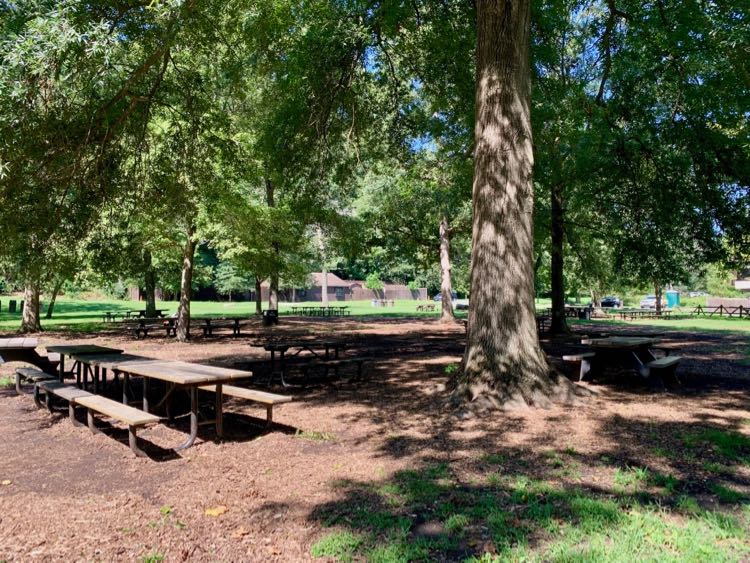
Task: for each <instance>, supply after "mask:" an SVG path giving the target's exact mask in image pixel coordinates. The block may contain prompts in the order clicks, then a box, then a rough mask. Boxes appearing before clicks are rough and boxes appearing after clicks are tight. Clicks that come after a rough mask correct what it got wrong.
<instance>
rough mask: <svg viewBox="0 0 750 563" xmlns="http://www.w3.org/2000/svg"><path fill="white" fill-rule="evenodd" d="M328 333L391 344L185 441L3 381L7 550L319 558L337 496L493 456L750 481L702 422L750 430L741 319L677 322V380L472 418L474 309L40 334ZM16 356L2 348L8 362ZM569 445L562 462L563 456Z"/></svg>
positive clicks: (247, 350) (541, 465)
mask: <svg viewBox="0 0 750 563" xmlns="http://www.w3.org/2000/svg"><path fill="white" fill-rule="evenodd" d="M577 330H578V331H579V332H583V331H584V328H582V327H578V328H577ZM623 330H624V329H623ZM608 331H609V332H613V330H612V329H609V327H608ZM315 337H325V338H330V339H342V340H346V341H347V342H348V344H349V346H348V350H347V352H346V354H347V355H362V356H368V357H374V358H376V360H375V361H374V362H373V363H372V364H371V366H370V367H369V368H368V369H366V371H365V378H364V381H361V382H352V383H347V382H346V381H345V380H341V381H338V382H336V383H335V384H333V385H327V384H322V383H321V384H314V385H307V386H303V387H299V388H297V387H295V388H292V389H286V390H284V391H283V392H288V393H290V394H292V395H293V396H294V398H295V400H294V402H293V403H290V404H288V405H284V406H282V407H281V408H279V409H278V411H277V414H276V416H275V418H276V420H277V421H278V423H279V425H278V426H277V427H275V428H273V429H272V430H270V431H265V430H264V429H263V428H262V425H261V424H260V418H256V417H262V416H263V413H261V409H259V408H255V407H252V406H248V405H243V404H242V403H241V402H237V403H234V404H232V405H230V406H229V407H228V408H227V410H228V411H231V414H229V415H228V416H227V420H226V422H225V427H226V428H227V431H228V433H229V436H228V438H227V439H226V440H224V441H222V442H217V441H214V437H213V435H212V433H211V431H210V428H208V427H207V428H204V429H203V430H202V433H201V434H200V438H199V440H198V441H197V442H196V445H195V446H194V447H192V448H190V449H188V450H186V451H184V452H181V453H180V454H179V455H161V454H159V452H162V451H164V450H166V449H167V448H169V447H170V446H173V445H176V444H177V443H179V442H180V441H181V438H183V436H184V434H183V432H184V428H182V427H180V426H178V427H175V428H170V427H166V426H164V425H160V426H158V427H156V428H153V429H148V430H146V431H144V432H142V433H141V435H142V437H143V438H144V439H145V440H146V441H147V442H150V443H151V444H153V446H152V447H151V449H150V450H149V451H150V452H156V454H155V455H153V457H152V458H151V459H136V458H134V457H133V456H132V454H131V452H130V450H129V449H128V448H127V446H126V436H125V435H124V434H123V433H122V431H118V430H117V429H113V430H111V431H107V433H106V434H100V435H92V434H91V433H89V432H88V430H87V429H85V428H74V427H73V426H72V425H71V424H70V423H69V421H68V420H67V419H66V418H65V417H64V413H62V412H61V413H57V414H54V415H50V414H49V413H47V412H46V411H41V410H37V409H36V408H35V407H34V405H33V402H32V400H31V398H30V397H28V396H23V397H19V396H17V395H16V394H15V391H12V390H10V389H8V390H2V391H0V437H1V438H0V482H3V483H5V484H3V485H0V560H3V559H5V560H8V561H28V560H86V561H94V560H103V561H104V560H106V561H110V560H123V561H125V560H139V559H146V558H148V557H153V558H155V560H158V558H159V557H162V556H163V558H164V559H165V560H167V561H207V560H211V561H269V560H279V561H302V560H307V559H311V558H312V556H311V554H310V553H311V552H310V548H311V545H312V544H313V543H314V542H315V541H316V540H317V539H318V538H320V537H321V536H322V535H323V534H324V533H325V526H326V519H327V518H329V517H330V516H331V514H332V512H333V513H334V514H339V515H342V514H344V515H345V514H347V513H348V512H347V511H348V510H350V509H351V506H350V504H351V502H352V500H353V499H357V500H356V502H363V503H364V506H365V507H367V506H368V505H367V503H368V502H372V499H371V498H370V497H368V496H367V495H363V494H361V491H362V490H365V489H366V488H367V487H368V486H370V485H371V486H373V487H377V486H380V485H382V484H383V483H387V482H388V481H389V479H391V478H392V477H393V476H394V475H396V474H399V473H400V472H404V471H408V470H413V469H415V468H421V467H432V466H436V465H440V464H443V465H445V466H446V467H448V468H449V470H450V472H451V474H452V475H453V477H454V478H456V479H458V480H459V481H461V482H462V483H466V484H467V485H466V486H469V485H470V484H472V483H475V482H477V480H481V479H485V478H486V477H487V475H488V474H489V473H498V474H500V475H502V473H503V472H506V473H509V474H510V473H513V472H516V473H517V472H519V471H521V472H523V473H524V474H528V475H532V476H533V475H541V474H544V475H545V477H546V478H552V479H555V480H557V481H559V482H560V484H561V485H562V486H569V485H571V484H574V485H575V486H576V487H583V488H589V489H591V490H609V489H611V488H612V487H615V486H616V485H617V483H615V481H614V479H615V476H614V473H613V468H627V467H648V468H649V469H650V470H651V471H652V472H661V473H663V474H669V475H673V476H674V478H675V479H679V480H680V482H681V483H684V487H685V488H684V490H685V491H687V492H690V493H691V494H694V495H695V496H696V497H697V498H704V499H705V502H707V503H712V502H716V501H715V499H714V497H713V496H711V494H710V493H711V491H712V490H713V489H712V487H714V485H715V484H716V483H719V482H721V483H724V484H729V485H731V486H732V487H734V488H735V489H736V490H738V491H740V492H742V491H747V490H748V485H750V475H749V474H748V471H747V466H746V465H743V464H742V463H733V462H732V461H731V460H732V458H731V457H730V458H727V456H725V455H724V456H723V453H722V451H721V448H722V447H723V446H721V444H719V445H718V446H717V445H716V443H712V442H711V440H708V439H703V438H701V436H703V435H701V434H700V432H701V431H704V432H705V431H718V432H731V433H734V434H736V435H738V436H745V437H748V436H750V433H749V432H748V430H750V426H748V420H750V409H749V408H748V407H750V397H749V396H748V377H749V375H750V373H748V372H749V371H750V370H749V368H748V366H747V365H746V363H744V361H743V360H744V353H745V350H746V346H747V345H746V342H744V340H743V339H742V338H741V337H739V336H737V337H733V336H715V335H704V334H693V333H684V332H670V333H668V334H667V335H665V345H667V346H670V347H673V348H675V349H676V350H679V353H680V355H682V356H683V357H684V361H683V364H682V365H681V368H680V370H679V375H680V378H681V380H682V381H683V384H684V385H683V387H682V388H681V389H679V390H677V391H672V392H663V391H658V390H652V389H650V388H649V387H647V386H644V385H643V384H641V383H640V382H638V381H636V380H633V379H629V378H616V379H614V380H611V381H604V382H599V383H593V384H589V386H590V387H591V388H592V389H594V390H595V391H596V393H595V395H594V396H592V397H591V398H590V399H587V400H586V401H585V403H584V404H583V405H582V406H580V407H574V408H570V407H555V408H552V409H549V410H528V411H521V412H513V413H491V414H488V415H486V416H481V417H477V418H473V419H469V420H459V419H457V418H456V417H455V416H454V415H453V413H452V412H450V411H449V410H448V409H447V407H446V402H445V399H446V396H445V392H444V385H445V383H446V381H447V376H446V374H445V367H446V366H447V365H449V364H452V363H458V362H459V361H460V355H461V352H462V349H463V345H464V329H463V327H462V326H460V325H457V326H445V325H442V324H439V323H438V322H435V321H424V320H382V319H380V320H378V319H337V320H330V321H325V320H324V321H318V322H311V321H309V320H287V319H284V320H283V322H282V324H281V325H280V326H279V327H278V328H274V329H271V330H268V331H264V330H263V329H261V328H260V327H257V328H255V329H254V330H253V331H252V333H251V334H249V335H246V336H241V337H239V338H232V337H229V336H221V337H213V338H205V339H204V338H196V339H195V340H194V341H193V342H191V343H189V344H179V343H177V342H174V341H173V340H172V339H163V338H158V337H153V336H152V337H149V338H147V339H142V340H134V339H132V338H130V337H126V336H123V335H121V334H117V333H112V334H103V335H99V336H95V337H92V336H90V335H71V334H54V333H46V334H43V335H41V336H40V338H41V345H42V346H44V345H51V344H55V343H61V342H84V341H85V342H88V343H96V344H101V345H110V346H116V347H120V348H124V349H125V350H126V351H127V352H131V353H138V354H143V355H147V356H153V357H158V358H171V359H181V360H186V361H195V362H201V363H207V364H213V365H222V366H234V367H238V368H242V367H248V366H252V365H254V364H253V362H255V361H257V360H259V359H263V358H265V352H264V351H263V349H262V348H261V347H259V346H258V345H259V344H262V343H264V342H267V341H269V340H272V339H285V338H295V339H298V338H315ZM574 345H575V339H564V340H549V341H547V342H545V344H544V346H545V347H546V348H547V350H548V352H549V353H550V354H551V355H552V356H558V357H559V356H561V355H562V353H563V351H565V350H567V349H570V348H571V347H573V346H574ZM12 367H13V366H12V365H4V366H1V367H0V376H2V375H9V374H10V373H12ZM691 436H697V437H696V438H694V439H692V442H691V441H690V440H691V438H690V437H691ZM123 440H125V442H124V441H123ZM686 444H688V445H687V446H686ZM726 447H730V448H731V447H732V446H731V444H730V445H729V446H726ZM737 447H739V448H740V450H742V447H743V446H742V444H740V446H737ZM161 448H163V450H162V449H161ZM724 453H726V452H724ZM746 453H748V452H745V451H744V450H742V451H739V453H737V456H741V455H745V454H746ZM563 455H564V456H565V462H564V464H563V465H564V467H560V464H561V463H562V462H558V461H556V459H557V458H555V456H563ZM722 456H723V457H722ZM711 462H713V463H714V464H715V467H714V466H710V465H709V463H711ZM722 467H723V468H724V469H725V470H722V469H721V468H722ZM717 468H718V469H717ZM558 469H559V471H557V470H558ZM712 469H715V471H713V470H712ZM722 471H723V472H722ZM363 487H364V489H363ZM714 488H715V487H714ZM353 490H358V491H359V493H358V495H359V496H356V495H355V496H352V494H353V493H352V491H353ZM701 495H703V496H701ZM368 499H370V500H368ZM211 509H214V510H213V512H212V511H211ZM216 509H218V510H216ZM207 510H209V513H207V512H206V511H207ZM431 510H432V509H429V510H428V509H427V508H426V509H425V513H424V514H422V513H409V514H404V515H403V517H404V518H406V520H407V522H409V526H410V529H411V532H410V534H411V536H410V537H414V538H419V537H422V536H424V537H430V536H431V535H440V534H441V533H442V530H443V524H441V523H440V522H435V521H433V520H432V519H431V517H430V518H428V517H427V516H426V515H431V514H432V512H431ZM211 513H213V514H217V515H210V514H211ZM468 534H469V535H468V537H465V538H464V539H463V540H462V542H461V543H460V545H459V546H458V547H455V546H453V547H451V548H450V549H448V548H446V549H444V550H442V551H440V552H439V553H438V552H435V553H434V556H435V557H436V558H438V559H443V560H454V559H461V558H463V557H465V556H467V555H471V554H476V553H481V552H482V551H484V550H485V549H490V550H491V549H492V546H489V547H488V544H487V538H486V533H485V532H484V531H482V530H480V529H478V530H474V531H471V530H470V531H469V532H468Z"/></svg>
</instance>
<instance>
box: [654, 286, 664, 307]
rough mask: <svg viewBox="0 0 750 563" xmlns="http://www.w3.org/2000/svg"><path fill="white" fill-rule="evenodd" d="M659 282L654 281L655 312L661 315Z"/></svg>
mask: <svg viewBox="0 0 750 563" xmlns="http://www.w3.org/2000/svg"><path fill="white" fill-rule="evenodd" d="M661 295H662V293H661V283H659V281H658V280H657V281H655V282H654V296H655V297H656V314H657V315H661Z"/></svg>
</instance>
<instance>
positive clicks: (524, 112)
mask: <svg viewBox="0 0 750 563" xmlns="http://www.w3.org/2000/svg"><path fill="white" fill-rule="evenodd" d="M530 11H531V0H477V51H476V53H477V54H476V58H477V73H476V76H477V82H476V116H475V118H476V127H475V153H474V185H473V232H472V251H471V264H472V269H471V302H470V309H469V323H468V330H467V343H466V350H465V352H464V357H463V362H462V369H461V370H460V371H459V372H458V373H457V375H456V376H455V378H454V380H453V382H452V387H453V396H452V398H453V401H454V403H457V404H459V405H461V406H462V407H464V408H466V409H469V410H472V411H474V410H485V409H489V408H517V407H523V406H527V405H536V406H548V405H549V404H550V402H551V401H550V399H551V398H560V399H568V400H569V399H571V398H572V394H573V386H572V385H571V384H570V382H569V381H567V379H565V378H562V377H560V376H558V374H556V373H555V372H553V371H552V370H551V368H550V366H549V364H548V362H547V358H546V356H545V354H544V352H543V351H542V349H541V347H540V345H539V338H538V336H537V331H536V319H535V311H534V260H533V234H532V226H533V225H532V220H533V219H532V217H533V210H534V200H533V185H532V176H531V174H532V167H533V153H532V140H531V120H530V113H529V112H530V102H531V99H530V98H531V80H530V70H529V31H530Z"/></svg>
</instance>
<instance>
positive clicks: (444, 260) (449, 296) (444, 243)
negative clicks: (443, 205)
mask: <svg viewBox="0 0 750 563" xmlns="http://www.w3.org/2000/svg"><path fill="white" fill-rule="evenodd" d="M450 233H451V230H450V225H449V224H448V217H446V216H445V215H444V216H443V218H442V219H440V299H441V304H440V310H441V311H442V313H441V314H440V321H441V322H445V323H449V322H455V320H456V316H455V315H454V314H453V285H452V282H451V234H450Z"/></svg>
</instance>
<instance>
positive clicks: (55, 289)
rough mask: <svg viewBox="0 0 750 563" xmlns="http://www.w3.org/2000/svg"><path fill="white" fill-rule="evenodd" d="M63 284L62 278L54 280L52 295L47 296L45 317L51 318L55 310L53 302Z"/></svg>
mask: <svg viewBox="0 0 750 563" xmlns="http://www.w3.org/2000/svg"><path fill="white" fill-rule="evenodd" d="M62 286H63V280H58V281H57V282H55V287H53V288H52V295H51V296H50V298H49V305H47V313H46V314H45V315H44V318H45V319H51V318H52V315H53V314H54V312H55V303H56V302H57V295H58V294H59V293H60V290H61V289H62Z"/></svg>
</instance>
